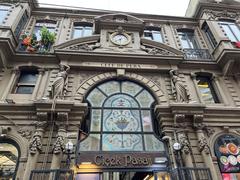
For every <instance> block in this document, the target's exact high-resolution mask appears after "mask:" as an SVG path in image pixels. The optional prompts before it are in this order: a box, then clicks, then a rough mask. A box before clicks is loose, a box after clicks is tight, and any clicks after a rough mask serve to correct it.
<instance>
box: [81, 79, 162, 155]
mask: <svg viewBox="0 0 240 180" xmlns="http://www.w3.org/2000/svg"><path fill="white" fill-rule="evenodd" d="M86 100H87V102H88V103H89V106H90V108H89V109H90V117H89V119H90V125H89V134H88V136H87V138H85V139H84V140H82V141H81V142H80V145H79V146H80V147H79V150H80V151H148V152H149V151H153V152H155V151H158V152H159V151H164V145H163V143H162V142H161V141H160V140H159V139H158V138H156V136H155V133H154V126H153V118H152V117H153V116H152V108H153V105H154V102H155V99H154V98H153V96H152V95H151V94H150V93H149V92H148V91H147V90H146V89H145V88H143V87H142V86H140V85H138V84H137V83H135V82H131V81H116V80H111V81H108V82H105V83H103V84H100V85H99V86H97V87H95V88H94V89H93V90H92V91H91V92H90V93H89V94H88V96H87V97H86Z"/></svg>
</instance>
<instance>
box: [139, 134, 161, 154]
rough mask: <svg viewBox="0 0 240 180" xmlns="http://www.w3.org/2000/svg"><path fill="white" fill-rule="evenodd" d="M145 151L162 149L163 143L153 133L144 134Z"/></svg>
mask: <svg viewBox="0 0 240 180" xmlns="http://www.w3.org/2000/svg"><path fill="white" fill-rule="evenodd" d="M144 141H145V149H146V151H164V145H163V143H162V142H161V141H159V140H158V139H157V138H156V137H155V136H154V135H153V134H147V135H144Z"/></svg>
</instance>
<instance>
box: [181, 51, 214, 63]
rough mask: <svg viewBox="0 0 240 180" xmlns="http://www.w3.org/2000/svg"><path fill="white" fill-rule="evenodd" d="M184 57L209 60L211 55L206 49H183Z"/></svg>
mask: <svg viewBox="0 0 240 180" xmlns="http://www.w3.org/2000/svg"><path fill="white" fill-rule="evenodd" d="M183 51H184V58H185V59H187V60H211V59H212V56H211V54H210V53H209V51H208V50H207V49H184V50H183Z"/></svg>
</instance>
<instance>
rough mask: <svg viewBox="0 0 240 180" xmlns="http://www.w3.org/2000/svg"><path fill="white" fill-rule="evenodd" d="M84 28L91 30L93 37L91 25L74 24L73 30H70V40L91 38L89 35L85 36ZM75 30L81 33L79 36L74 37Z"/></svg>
mask: <svg viewBox="0 0 240 180" xmlns="http://www.w3.org/2000/svg"><path fill="white" fill-rule="evenodd" d="M86 28H91V35H93V24H92V23H87V22H85V23H83V22H74V23H73V28H72V29H73V30H72V36H71V38H72V39H77V38H82V37H87V36H91V35H85V32H86ZM76 29H77V30H80V31H81V35H80V36H75V30H76Z"/></svg>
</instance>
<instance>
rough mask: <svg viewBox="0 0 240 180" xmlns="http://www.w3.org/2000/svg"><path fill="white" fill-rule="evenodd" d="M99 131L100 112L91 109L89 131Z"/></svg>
mask: <svg viewBox="0 0 240 180" xmlns="http://www.w3.org/2000/svg"><path fill="white" fill-rule="evenodd" d="M100 129H101V110H98V109H93V110H92V115H91V131H100Z"/></svg>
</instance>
